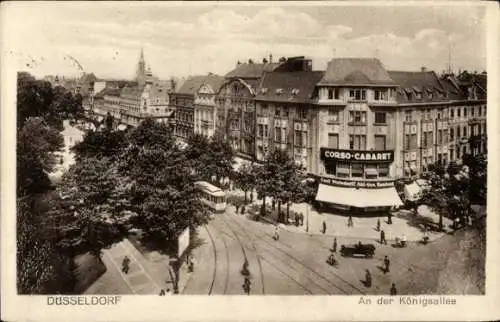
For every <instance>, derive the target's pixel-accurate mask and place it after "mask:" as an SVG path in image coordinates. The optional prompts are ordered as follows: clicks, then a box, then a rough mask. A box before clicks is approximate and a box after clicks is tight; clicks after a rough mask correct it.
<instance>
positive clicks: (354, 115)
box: [349, 111, 366, 123]
mask: <svg viewBox="0 0 500 322" xmlns="http://www.w3.org/2000/svg"><path fill="white" fill-rule="evenodd" d="M349 122H351V123H366V112H361V111H350V112H349Z"/></svg>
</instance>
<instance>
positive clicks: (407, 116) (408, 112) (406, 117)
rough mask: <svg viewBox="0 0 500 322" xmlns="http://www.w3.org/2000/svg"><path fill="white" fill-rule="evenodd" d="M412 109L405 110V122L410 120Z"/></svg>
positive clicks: (411, 118)
mask: <svg viewBox="0 0 500 322" xmlns="http://www.w3.org/2000/svg"><path fill="white" fill-rule="evenodd" d="M412 114H413V113H412V111H405V122H411V121H412V120H413V115H412Z"/></svg>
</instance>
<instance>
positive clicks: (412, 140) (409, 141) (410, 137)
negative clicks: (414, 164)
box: [404, 134, 417, 150]
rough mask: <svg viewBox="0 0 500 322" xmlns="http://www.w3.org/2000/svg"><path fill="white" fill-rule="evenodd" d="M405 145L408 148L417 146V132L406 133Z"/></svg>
mask: <svg viewBox="0 0 500 322" xmlns="http://www.w3.org/2000/svg"><path fill="white" fill-rule="evenodd" d="M404 146H405V149H406V150H410V149H415V148H417V135H416V134H406V135H405V144H404Z"/></svg>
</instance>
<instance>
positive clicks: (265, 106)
mask: <svg viewBox="0 0 500 322" xmlns="http://www.w3.org/2000/svg"><path fill="white" fill-rule="evenodd" d="M267 112H268V111H267V104H262V114H264V115H267Z"/></svg>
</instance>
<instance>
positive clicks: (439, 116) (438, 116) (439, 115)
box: [437, 112, 441, 120]
mask: <svg viewBox="0 0 500 322" xmlns="http://www.w3.org/2000/svg"><path fill="white" fill-rule="evenodd" d="M437 119H438V120H440V119H441V112H438V115H437Z"/></svg>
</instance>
